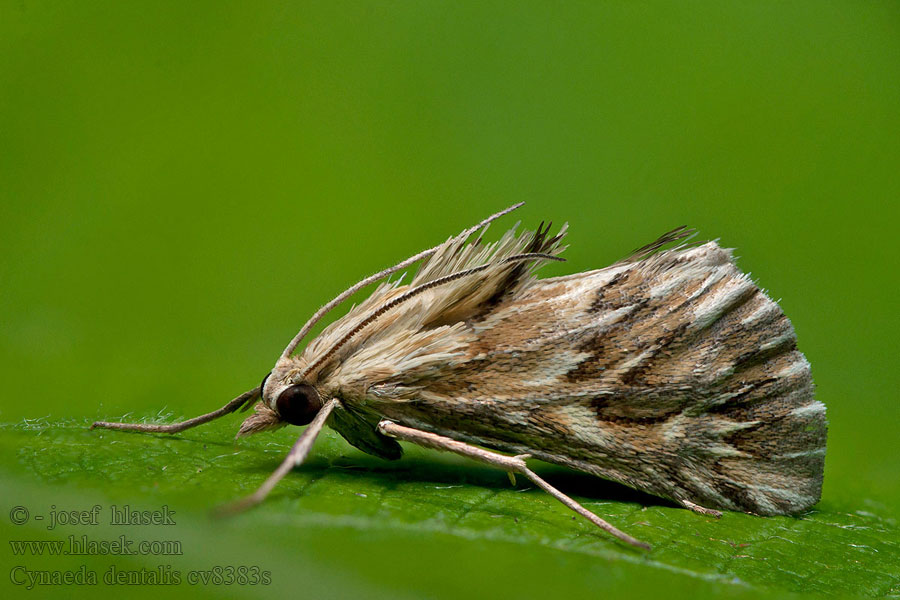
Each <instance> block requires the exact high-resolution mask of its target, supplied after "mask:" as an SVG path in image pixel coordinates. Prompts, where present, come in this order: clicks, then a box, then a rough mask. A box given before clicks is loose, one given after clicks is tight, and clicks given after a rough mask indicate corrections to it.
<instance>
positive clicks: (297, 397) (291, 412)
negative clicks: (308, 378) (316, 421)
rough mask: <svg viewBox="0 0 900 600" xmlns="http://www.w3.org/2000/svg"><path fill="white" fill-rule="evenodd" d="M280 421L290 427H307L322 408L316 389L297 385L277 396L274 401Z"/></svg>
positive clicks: (306, 385) (304, 384) (302, 384)
mask: <svg viewBox="0 0 900 600" xmlns="http://www.w3.org/2000/svg"><path fill="white" fill-rule="evenodd" d="M275 407H276V408H277V409H278V415H279V416H280V417H281V420H282V421H287V422H288V423H290V424H291V425H309V423H310V422H311V421H312V420H313V417H315V416H316V413H317V412H319V409H320V408H322V400H320V399H319V393H318V392H317V391H316V388H314V387H313V386H311V385H309V384H307V383H298V384H297V385H292V386H291V387H289V388H287V389H286V390H284V391H283V392H281V394H279V395H278V400H276V401H275Z"/></svg>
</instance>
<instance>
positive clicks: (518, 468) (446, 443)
mask: <svg viewBox="0 0 900 600" xmlns="http://www.w3.org/2000/svg"><path fill="white" fill-rule="evenodd" d="M378 430H379V431H380V432H381V433H383V434H384V435H387V436H391V437H394V438H397V439H400V440H404V441H407V442H412V443H414V444H418V445H419V446H423V447H425V448H432V449H435V450H443V451H446V452H454V453H456V454H460V455H462V456H467V457H469V458H473V459H475V460H477V461H480V462H483V463H487V464H489V465H493V466H495V467H500V468H501V469H504V470H506V471H507V472H510V473H518V474H520V475H524V476H525V477H527V478H528V479H530V480H531V481H532V482H533V483H534V484H535V485H537V486H538V487H539V488H541V489H542V490H544V491H545V492H547V493H548V494H550V495H551V496H553V497H554V498H556V499H557V500H559V501H560V502H562V503H563V504H565V505H566V506H568V507H569V508H571V509H572V510H574V511H575V512H577V513H578V514H579V515H581V516H582V517H584V518H585V519H587V520H588V521H590V522H591V523H593V524H594V525H596V526H597V527H599V528H600V529H603V530H604V531H606V532H608V533H610V534H612V535H613V536H615V537H617V538H619V539H620V540H622V541H623V542H626V543H628V544H631V545H632V546H636V547H638V548H643V549H645V550H649V549H650V546H649V545H648V544H646V543H644V542H642V541H640V540H637V539H635V538H633V537H631V536H630V535H628V534H627V533H625V532H623V531H620V530H619V529H616V528H615V527H613V526H612V525H610V524H609V523H607V522H606V521H604V520H603V519H601V518H600V517H598V516H597V515H595V514H594V513H592V512H591V511H589V510H588V509H586V508H585V507H583V506H582V505H581V504H579V503H578V502H576V501H575V500H573V499H572V498H570V497H568V496H566V495H565V494H563V493H562V492H561V491H559V490H558V489H556V488H555V487H553V486H552V485H550V484H549V483H547V482H546V481H544V480H543V479H541V478H540V477H538V475H537V474H536V473H535V472H534V471H532V470H531V469H529V468H528V466H527V465H526V464H525V459H526V458H529V456H528V455H527V454H523V455H520V456H506V455H505V454H500V453H498V452H492V451H490V450H485V449H483V448H478V447H477V446H471V445H469V444H466V443H463V442H459V441H457V440H454V439H451V438H448V437H445V436H442V435H437V434H434V433H429V432H427V431H421V430H419V429H413V428H411V427H404V426H403V425H398V424H396V423H393V422H391V421H387V420H383V421H381V422H380V423H378Z"/></svg>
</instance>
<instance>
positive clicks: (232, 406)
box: [91, 386, 260, 433]
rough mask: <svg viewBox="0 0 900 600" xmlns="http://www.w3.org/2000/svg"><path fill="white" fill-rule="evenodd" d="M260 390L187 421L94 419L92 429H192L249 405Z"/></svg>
mask: <svg viewBox="0 0 900 600" xmlns="http://www.w3.org/2000/svg"><path fill="white" fill-rule="evenodd" d="M259 392H260V388H259V386H257V387H255V388H253V389H252V390H247V391H246V392H244V393H243V394H241V395H240V396H238V397H237V398H235V399H234V400H232V401H231V402H229V403H228V404H226V405H225V406H223V407H222V408H220V409H218V410H214V411H212V412H209V413H206V414H205V415H200V416H199V417H194V418H193V419H188V420H187V421H181V422H180V423H172V424H170V425H157V424H154V423H113V422H109V421H94V422H93V423H92V424H91V429H93V428H95V427H102V428H104V429H118V430H121V431H147V432H152V433H178V432H179V431H184V430H185V429H190V428H191V427H196V426H197V425H203V424H204V423H209V422H210V421H214V420H215V419H218V418H219V417H224V416H225V415H227V414H230V413H233V412H234V411H236V410H237V409H239V408H241V407H242V406H245V405H249V404H250V403H251V402H252V401H253V400H256V399H257V398H259Z"/></svg>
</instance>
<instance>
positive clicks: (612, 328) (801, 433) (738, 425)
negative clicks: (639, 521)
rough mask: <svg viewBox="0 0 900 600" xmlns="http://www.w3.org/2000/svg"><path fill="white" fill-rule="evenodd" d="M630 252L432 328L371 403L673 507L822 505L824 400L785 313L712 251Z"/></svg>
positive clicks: (407, 420) (764, 509)
mask: <svg viewBox="0 0 900 600" xmlns="http://www.w3.org/2000/svg"><path fill="white" fill-rule="evenodd" d="M657 249H658V248H656V247H654V248H653V251H655V250H657ZM636 256H637V258H636V259H631V260H629V261H625V262H621V263H617V264H616V265H613V266H612V267H609V268H606V269H601V270H598V271H592V272H587V273H581V274H577V275H572V276H568V277H559V278H553V279H546V280H539V281H536V282H534V284H533V285H530V286H527V287H525V288H524V289H521V290H520V291H518V292H517V293H515V294H512V295H507V296H505V297H504V298H503V299H502V300H501V301H500V302H499V303H497V304H496V305H495V306H492V307H491V309H490V310H489V311H488V312H486V313H485V314H482V315H479V317H478V318H477V319H475V320H470V321H467V322H465V323H457V324H456V325H454V326H453V327H448V329H447V331H445V332H441V331H437V330H431V334H432V335H435V336H436V339H438V340H440V342H441V344H442V345H441V348H442V352H441V353H438V354H435V355H433V356H431V357H430V356H429V355H428V354H427V352H426V353H425V354H424V355H421V356H419V357H418V359H417V360H415V361H408V362H407V363H402V364H403V365H405V366H404V367H403V368H398V367H396V365H395V367H394V368H393V369H386V370H385V371H384V372H383V374H382V375H383V376H382V377H381V378H380V379H379V380H378V382H377V383H373V384H372V385H370V386H369V387H368V389H367V391H366V400H365V401H366V402H367V403H368V405H369V406H370V407H371V408H373V409H375V410H377V411H378V412H379V413H380V414H383V415H385V416H387V417H388V418H391V419H393V420H396V421H397V422H400V423H402V424H405V425H408V426H412V427H418V428H420V429H424V430H428V431H433V432H435V433H439V434H443V435H447V436H449V437H452V438H455V439H459V440H462V441H468V442H471V443H475V444H480V445H484V446H487V447H492V448H496V449H499V450H504V451H508V452H513V453H529V454H532V455H533V456H535V457H536V458H540V459H543V460H546V461H549V462H553V463H557V464H562V465H566V466H570V467H574V468H576V469H580V470H583V471H587V472H590V473H594V474H597V475H600V476H602V477H605V478H608V479H613V480H616V481H619V482H622V483H624V484H626V485H629V486H631V487H634V488H637V489H640V490H643V491H646V492H648V493H651V494H655V495H659V496H664V497H668V498H672V499H674V500H676V501H681V502H685V501H687V502H693V503H695V504H699V505H701V506H705V507H708V508H720V509H730V510H741V511H746V512H753V513H758V514H765V515H770V514H785V513H794V512H798V511H801V510H804V509H806V508H809V507H810V506H812V505H813V504H815V503H816V502H817V501H818V500H819V497H820V495H821V485H822V473H823V467H824V455H825V441H826V421H825V407H824V405H823V404H822V403H821V402H818V401H816V400H815V399H814V396H813V383H812V379H811V375H810V368H809V363H808V362H807V361H806V359H805V358H804V356H803V355H802V354H801V353H800V352H799V351H798V350H797V348H796V336H795V333H794V330H793V327H792V326H791V323H790V322H789V321H788V319H787V317H786V316H785V315H784V313H783V312H782V311H781V309H780V308H779V307H778V305H777V304H776V303H774V302H773V301H772V300H771V299H769V298H768V297H767V296H766V294H765V293H764V292H763V291H762V290H760V288H759V287H757V286H756V285H755V284H754V283H753V282H752V281H751V280H750V279H749V277H748V276H747V275H745V274H743V273H741V272H740V271H739V270H738V269H737V267H736V266H735V264H734V262H733V259H732V256H731V252H730V251H729V250H725V249H722V248H720V247H719V246H718V245H717V244H715V243H714V242H709V243H706V244H703V245H700V246H696V247H693V248H677V249H673V250H667V251H662V252H658V253H655V254H646V252H645V250H643V249H642V250H641V251H639V253H638V254H637V255H636ZM425 333H427V332H423V335H424V334H425ZM438 334H441V335H440V336H438ZM385 350H386V348H380V349H373V352H378V351H385ZM398 364H399V363H398Z"/></svg>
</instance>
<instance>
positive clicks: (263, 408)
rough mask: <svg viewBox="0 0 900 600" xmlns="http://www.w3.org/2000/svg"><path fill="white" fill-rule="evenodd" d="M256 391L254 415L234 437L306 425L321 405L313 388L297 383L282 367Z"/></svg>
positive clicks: (291, 374) (306, 384)
mask: <svg viewBox="0 0 900 600" xmlns="http://www.w3.org/2000/svg"><path fill="white" fill-rule="evenodd" d="M260 390H261V392H260V396H261V398H260V401H259V402H258V403H257V404H256V412H255V413H254V414H253V415H251V416H249V417H248V418H247V419H245V420H244V422H243V423H242V424H241V428H240V430H239V431H238V437H243V436H245V435H251V434H254V433H258V432H260V431H268V430H272V429H278V428H280V427H284V426H285V425H309V423H310V422H311V421H312V420H313V418H315V416H316V414H317V413H318V412H319V410H321V408H322V405H323V402H322V397H321V396H320V395H319V392H318V390H317V389H316V388H315V387H314V386H313V385H311V384H309V383H307V382H305V381H302V380H300V381H298V380H297V377H296V373H295V372H293V371H292V370H290V369H285V368H284V366H282V365H276V366H275V368H274V369H272V372H271V373H269V374H268V375H266V376H265V377H264V378H263V380H262V384H260Z"/></svg>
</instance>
